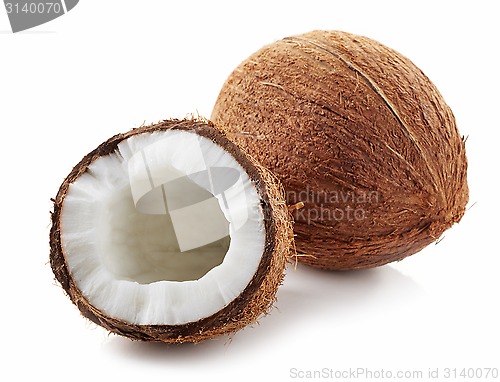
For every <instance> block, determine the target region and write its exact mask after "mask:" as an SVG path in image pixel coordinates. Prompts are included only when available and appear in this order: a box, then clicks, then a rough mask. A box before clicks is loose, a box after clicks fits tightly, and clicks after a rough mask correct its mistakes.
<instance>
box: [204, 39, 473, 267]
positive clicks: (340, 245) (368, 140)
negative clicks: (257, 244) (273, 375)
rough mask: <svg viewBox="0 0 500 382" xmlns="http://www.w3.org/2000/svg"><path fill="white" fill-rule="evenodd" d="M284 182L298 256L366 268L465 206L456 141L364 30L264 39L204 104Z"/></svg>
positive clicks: (449, 120)
mask: <svg viewBox="0 0 500 382" xmlns="http://www.w3.org/2000/svg"><path fill="white" fill-rule="evenodd" d="M212 120H213V121H214V123H216V124H217V125H219V126H220V127H222V128H223V129H224V130H225V131H226V132H227V133H228V135H229V136H230V137H231V138H232V139H233V140H235V141H236V142H237V143H238V144H240V145H242V146H243V147H244V148H245V149H246V150H247V151H248V152H249V153H250V154H251V155H253V156H254V157H255V158H257V160H259V162H260V163H262V164H263V165H264V166H266V167H267V168H269V169H270V170H271V171H273V172H274V173H275V175H276V176H277V177H278V178H279V179H280V180H281V181H282V182H283V184H284V186H285V191H286V194H287V202H288V203H289V204H294V203H297V202H303V203H304V205H305V207H304V208H303V209H301V210H297V211H295V214H294V217H295V224H294V230H295V234H296V238H295V242H296V247H297V252H298V256H299V260H300V261H302V262H304V263H306V264H309V265H312V266H314V267H318V268H324V269H335V270H348V269H358V268H369V267H374V266H379V265H383V264H386V263H390V262H392V261H396V260H401V259H403V258H405V257H407V256H409V255H412V254H414V253H416V252H418V251H420V250H421V249H422V248H424V247H425V246H427V245H428V244H429V243H431V242H433V241H435V240H436V239H438V238H439V237H440V236H441V234H442V233H443V232H444V231H445V230H446V229H447V228H449V227H450V226H451V225H453V224H454V223H456V222H458V221H459V220H460V219H461V217H462V216H463V214H464V211H465V207H466V204H467V201H468V187H467V178H466V174H467V160H466V156H465V144H464V140H463V138H462V137H461V136H460V134H459V132H458V130H457V126H456V123H455V118H454V116H453V114H452V111H451V110H450V108H449V107H448V105H447V104H446V103H445V101H444V100H443V97H442V96H441V94H440V93H439V92H438V90H437V89H436V87H435V86H434V85H433V84H432V82H431V81H430V80H429V79H428V78H427V77H426V76H425V74H424V73H423V72H422V71H421V70H420V69H419V68H417V67H416V66H415V65H414V64H413V63H412V62H411V61H410V60H409V59H408V58H406V57H404V56H403V55H401V54H400V53H398V52H396V51H394V50H392V49H390V48H388V47H386V46H384V45H382V44H380V43H378V42H376V41H374V40H371V39H369V38H366V37H362V36H356V35H353V34H349V33H345V32H339V31H313V32H310V33H306V34H303V35H299V36H294V37H288V38H285V39H283V40H280V41H277V42H275V43H273V44H270V45H268V46H265V47H263V48H262V49H260V50H259V51H257V52H256V53H255V54H253V55H252V56H250V57H249V58H248V59H246V60H245V61H244V62H242V63H241V64H240V65H239V66H238V67H237V68H236V70H234V72H233V73H232V74H231V75H230V76H229V78H228V79H227V81H226V82H225V84H224V85H223V87H222V90H221V92H220V94H219V97H218V99H217V102H216V104H215V107H214V109H213V113H212Z"/></svg>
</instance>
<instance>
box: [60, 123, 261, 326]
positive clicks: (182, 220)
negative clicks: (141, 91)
mask: <svg viewBox="0 0 500 382" xmlns="http://www.w3.org/2000/svg"><path fill="white" fill-rule="evenodd" d="M61 244H62V249H63V252H64V255H65V257H66V261H67V265H68V269H69V272H70V274H71V275H72V277H73V279H74V281H75V283H76V284H77V286H78V288H79V289H80V290H81V292H82V294H83V295H84V296H85V297H86V299H87V300H88V301H89V302H90V303H91V304H92V305H93V306H94V307H95V308H97V309H99V310H100V311H101V312H103V313H104V314H106V315H107V316H109V317H113V318H116V319H119V320H122V321H126V322H128V323H132V324H137V325H177V324H185V323H188V322H195V321H198V320H200V319H202V318H205V317H208V316H210V315H212V314H214V313H216V312H218V311H220V310H221V309H223V308H224V307H225V306H226V305H228V304H229V303H230V302H231V301H233V300H234V299H235V298H236V297H238V296H239V295H240V294H241V292H242V291H243V290H244V289H245V287H246V286H247V285H248V284H249V282H250V281H251V280H252V278H253V276H254V275H255V272H256V271H257V268H258V265H259V263H260V260H261V257H262V255H263V252H264V244H265V229H264V215H263V211H262V208H261V205H260V198H259V195H258V192H257V189H256V187H255V184H254V183H253V182H252V181H251V180H250V178H249V176H248V174H247V173H246V172H245V170H244V169H243V167H242V166H241V165H240V164H239V163H238V162H237V161H236V159H235V158H234V157H233V156H232V155H231V154H230V153H228V152H227V151H225V150H224V149H223V148H222V147H220V146H218V145H217V144H215V143H214V142H212V141H211V140H209V139H208V138H204V137H201V136H198V135H196V134H194V133H192V132H187V131H175V130H169V131H161V132H153V133H143V134H139V135H135V136H132V137H130V138H128V139H127V140H124V141H122V142H121V143H120V144H119V146H118V148H117V149H116V150H115V152H113V153H112V154H110V155H106V156H103V157H100V158H99V159H97V160H95V161H94V162H93V163H92V164H91V165H90V166H89V168H88V170H87V171H86V172H85V173H84V174H83V175H81V176H80V177H79V178H77V179H76V180H75V181H74V182H73V183H72V184H71V185H70V187H69V190H68V193H67V195H66V197H65V199H64V202H63V207H62V213H61Z"/></svg>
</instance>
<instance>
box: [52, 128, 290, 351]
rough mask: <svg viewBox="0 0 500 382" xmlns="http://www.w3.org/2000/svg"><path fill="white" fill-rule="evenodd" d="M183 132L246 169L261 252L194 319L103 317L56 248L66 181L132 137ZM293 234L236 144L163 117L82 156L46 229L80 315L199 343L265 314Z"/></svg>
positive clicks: (280, 202) (277, 196)
mask: <svg viewBox="0 0 500 382" xmlns="http://www.w3.org/2000/svg"><path fill="white" fill-rule="evenodd" d="M169 129H175V130H185V131H193V132H195V133H196V134H198V135H200V136H203V137H206V138H208V139H210V140H212V141H213V142H215V143H216V144H218V145H219V146H221V147H223V148H224V149H225V150H226V151H227V152H228V153H230V154H231V155H232V156H233V157H234V158H235V159H236V160H237V161H238V163H239V164H240V165H241V166H242V167H243V168H244V169H245V170H246V171H247V174H248V175H249V177H250V179H251V180H252V182H253V183H254V184H255V185H256V187H257V190H258V193H259V195H260V198H261V206H262V209H263V211H264V217H265V221H264V227H265V231H266V236H265V240H266V242H265V250H264V253H263V256H262V259H261V261H260V264H259V267H258V269H257V271H256V273H255V275H254V277H253V279H252V280H251V281H250V283H249V284H248V286H247V287H246V288H245V290H244V291H243V292H242V293H241V294H240V295H239V296H238V297H237V298H236V299H235V300H233V301H232V302H231V303H229V304H228V305H227V306H226V307H225V308H223V309H222V310H221V311H219V312H217V313H215V314H213V315H212V316H210V317H206V318H204V319H201V320H200V321H197V322H190V323H187V324H183V325H135V324H131V323H129V322H125V321H122V320H120V319H118V318H115V317H109V316H107V315H106V314H104V313H103V312H101V311H99V309H97V308H95V307H94V306H93V305H92V302H91V301H88V300H87V299H86V297H85V296H84V295H83V294H82V292H81V291H80V289H79V288H78V286H77V285H76V283H75V280H74V279H73V278H72V276H71V271H70V269H69V268H68V265H67V262H66V260H65V254H64V250H63V248H62V246H61V235H62V234H64V233H63V232H61V221H60V219H61V211H62V209H63V208H64V198H65V196H66V194H67V192H68V189H69V187H70V185H71V184H72V183H73V182H74V181H75V180H76V179H77V178H78V177H79V176H81V175H82V174H83V173H85V171H87V169H88V167H89V165H90V164H91V163H92V162H93V161H95V160H96V159H98V158H100V157H102V156H105V155H108V154H110V153H113V152H114V151H115V150H116V149H117V146H118V144H119V143H120V142H121V141H123V140H125V139H127V138H129V137H131V136H134V135H138V134H142V133H149V132H154V131H163V130H169ZM292 241H293V232H292V226H291V219H290V215H289V213H288V209H287V206H286V203H285V200H284V192H283V188H282V186H281V184H280V183H279V181H278V180H277V179H276V178H275V177H274V176H273V175H272V174H270V173H269V171H267V170H266V169H264V168H263V167H262V166H261V165H259V164H258V163H257V162H256V161H255V160H254V159H253V158H251V157H250V156H248V155H247V154H246V153H245V152H244V151H243V150H241V149H240V148H239V147H238V146H237V145H236V144H234V143H232V142H231V141H229V140H228V139H227V137H226V136H225V135H224V133H222V132H221V131H219V130H218V129H216V128H215V127H214V126H213V124H212V123H210V122H208V121H205V120H195V119H192V120H168V121H163V122H161V123H158V124H155V125H151V126H145V127H140V128H137V129H133V130H131V131H129V132H127V133H125V134H118V135H115V136H114V137H112V138H110V139H109V140H107V141H106V142H104V143H103V144H101V145H100V146H99V147H97V148H96V149H95V150H94V151H92V152H90V153H89V154H88V155H86V156H85V157H84V158H83V159H82V161H81V162H80V163H79V164H78V165H76V166H75V167H74V168H73V170H72V171H71V173H70V174H69V175H68V177H67V178H66V179H65V180H64V182H63V183H62V185H61V187H60V189H59V192H58V194H57V196H56V198H55V200H54V211H53V212H52V228H51V231H50V249H51V251H50V264H51V267H52V270H53V272H54V274H55V277H56V279H57V281H58V282H59V283H60V284H61V285H62V287H63V289H64V290H65V291H66V293H67V294H68V296H69V298H70V299H71V301H72V302H73V303H74V304H75V305H76V306H77V307H78V309H79V310H80V312H81V314H82V315H83V316H85V317H86V318H88V319H89V320H91V321H92V322H94V323H96V324H97V325H100V326H102V327H104V328H106V329H108V330H109V331H110V332H112V333H116V334H119V335H122V336H125V337H128V338H131V339H134V340H143V341H156V342H165V343H183V342H195V343H196V342H200V341H203V340H206V339H210V338H214V337H217V336H220V335H222V334H231V333H234V332H236V331H238V330H240V329H242V328H244V327H245V326H247V325H250V324H253V323H255V322H256V321H257V320H258V319H259V318H260V317H262V316H263V315H265V314H267V313H268V312H269V311H270V310H271V308H272V306H273V303H274V302H275V296H276V291H277V288H278V286H279V285H280V284H281V282H282V279H283V276H284V269H285V264H286V262H287V260H289V259H290V257H291V256H292V248H293V246H292Z"/></svg>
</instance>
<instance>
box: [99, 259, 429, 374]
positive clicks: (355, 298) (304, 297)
mask: <svg viewBox="0 0 500 382" xmlns="http://www.w3.org/2000/svg"><path fill="white" fill-rule="evenodd" d="M422 293H423V291H422V289H421V288H420V286H419V285H418V284H417V283H416V282H415V281H413V280H412V279H411V278H410V277H408V276H405V275H403V274H402V273H401V272H399V271H398V270H396V269H394V268H392V267H391V266H390V265H386V266H383V267H378V268H373V269H365V270H356V271H325V270H319V269H315V268H312V267H309V266H306V265H302V264H298V265H297V268H296V269H295V267H294V265H290V266H288V269H287V274H286V277H285V280H284V283H283V285H282V286H281V287H280V289H279V290H278V294H277V302H276V304H275V307H274V308H273V310H272V311H271V312H270V314H269V315H268V316H266V317H263V318H261V319H260V321H259V323H258V324H255V325H253V326H251V327H247V328H245V329H244V330H242V331H240V332H238V333H235V334H234V336H233V337H232V338H229V337H227V336H222V337H220V338H216V339H214V340H210V341H205V342H202V343H199V344H190V343H187V344H181V345H167V344H162V343H148V342H140V341H131V340H129V339H126V338H122V337H119V336H113V337H111V338H110V339H109V341H108V342H107V343H106V344H105V348H106V349H107V350H109V351H110V353H115V354H117V355H119V356H120V357H122V356H125V357H130V358H133V359H135V360H138V361H144V362H153V363H157V362H161V363H179V362H180V363H183V362H185V363H188V364H193V362H200V361H203V362H209V361H210V359H215V358H219V357H220V356H221V355H222V354H224V353H225V352H226V351H231V349H235V350H236V349H239V348H240V346H239V345H240V344H241V345H242V346H243V347H244V348H245V349H246V351H248V349H250V351H251V348H252V347H254V348H255V349H257V350H258V349H259V347H261V346H263V345H265V344H266V342H267V341H270V342H273V341H275V339H276V338H277V337H279V336H281V335H283V334H286V333H293V332H294V331H295V330H299V329H300V328H302V327H303V325H304V322H310V323H312V321H311V320H313V321H314V320H318V321H322V322H324V321H325V320H328V322H330V323H336V324H339V326H340V327H341V326H342V322H352V320H353V319H355V320H368V319H369V317H373V316H374V315H377V314H386V315H390V314H391V312H394V310H396V309H399V308H401V307H404V306H408V304H412V303H413V302H414V301H415V300H416V299H418V298H419V296H420V295H422ZM232 341H234V342H232Z"/></svg>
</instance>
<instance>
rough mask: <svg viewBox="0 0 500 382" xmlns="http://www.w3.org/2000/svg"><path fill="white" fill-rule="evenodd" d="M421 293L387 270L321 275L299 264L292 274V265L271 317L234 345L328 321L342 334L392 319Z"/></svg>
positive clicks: (398, 274)
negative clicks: (360, 325)
mask: <svg viewBox="0 0 500 382" xmlns="http://www.w3.org/2000/svg"><path fill="white" fill-rule="evenodd" d="M423 294H424V291H423V289H422V288H421V287H420V286H419V285H418V284H417V283H416V282H415V281H413V279H412V278H411V277H408V276H405V275H404V274H402V273H401V272H400V271H398V270H397V269H394V268H392V267H391V266H390V265H386V266H382V267H378V268H373V269H364V270H355V271H325V270H319V269H315V268H312V267H309V266H306V265H302V264H298V265H297V268H296V269H294V266H293V265H291V266H289V267H288V269H287V275H286V277H285V281H284V283H283V285H282V286H281V288H280V289H279V290H278V294H277V302H276V304H275V308H274V309H273V310H272V311H271V313H270V315H268V316H267V317H264V318H263V319H262V320H261V324H260V325H259V327H258V328H255V329H247V330H244V331H243V332H242V333H241V336H238V338H235V341H236V339H238V340H245V341H249V342H254V341H255V342H262V341H264V342H265V341H266V340H267V339H271V340H272V339H273V338H276V337H277V336H280V335H284V334H286V333H294V332H295V331H297V330H301V329H302V328H303V327H304V323H305V322H307V323H308V325H315V324H318V325H320V326H322V325H323V324H324V323H325V322H328V323H330V324H334V325H332V326H335V325H336V326H338V328H339V330H342V328H343V327H345V326H346V325H351V324H352V322H354V321H361V322H362V321H368V320H370V318H372V317H374V316H377V315H384V316H387V317H391V315H393V314H394V312H395V311H397V310H399V309H406V308H408V307H409V306H410V307H411V306H412V305H414V304H415V302H416V300H418V299H420V297H421V296H422V295H423ZM389 321H390V320H389ZM250 331H251V333H250ZM243 337H246V338H243ZM245 345H247V346H248V345H249V344H248V343H245ZM256 345H257V344H256Z"/></svg>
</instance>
